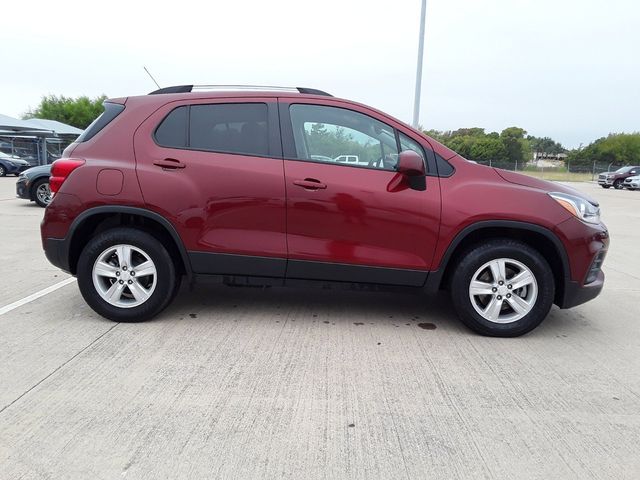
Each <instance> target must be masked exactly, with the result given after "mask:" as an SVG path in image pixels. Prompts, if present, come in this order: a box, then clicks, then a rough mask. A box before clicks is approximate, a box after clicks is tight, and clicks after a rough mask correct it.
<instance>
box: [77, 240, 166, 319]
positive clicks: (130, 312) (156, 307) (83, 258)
mask: <svg viewBox="0 0 640 480" xmlns="http://www.w3.org/2000/svg"><path fill="white" fill-rule="evenodd" d="M119 244H128V245H132V246H134V247H137V248H139V249H141V250H142V251H144V252H145V253H146V254H147V255H148V256H149V258H151V260H152V261H153V263H154V264H155V267H156V276H157V279H156V281H157V283H156V287H155V289H154V291H153V293H152V294H151V297H149V299H148V300H147V301H146V302H144V303H143V304H142V305H138V306H136V307H132V308H120V307H116V306H114V305H111V304H110V303H108V302H107V301H105V300H103V299H102V297H101V296H100V294H99V293H98V292H97V291H96V288H95V286H94V285H93V265H94V264H95V261H96V259H97V258H98V256H99V255H100V254H102V252H104V251H105V250H106V249H107V248H109V247H111V246H114V245H119ZM77 276H78V286H79V288H80V293H81V294H82V296H83V297H84V299H85V301H86V302H87V303H88V304H89V306H90V307H91V308H92V309H93V310H94V311H95V312H96V313H98V314H100V315H102V316H103V317H106V318H108V319H110V320H114V321H117V322H142V321H145V320H148V319H150V318H152V317H153V316H155V315H157V314H158V313H160V311H162V310H163V309H164V308H165V307H166V306H167V304H168V303H169V302H170V301H171V299H172V297H173V294H174V291H175V285H176V271H175V266H174V264H173V261H172V260H171V257H170V256H169V254H168V253H167V250H166V249H165V248H164V246H163V245H162V244H161V243H160V242H159V241H158V240H156V239H155V238H154V237H153V236H151V235H150V234H149V233H147V232H144V231H142V230H137V229H133V228H114V229H111V230H107V231H105V232H103V233H101V234H99V235H97V236H95V237H93V238H92V239H91V240H90V241H89V242H88V243H87V245H86V246H85V248H84V249H83V250H82V253H81V254H80V258H79V260H78V269H77Z"/></svg>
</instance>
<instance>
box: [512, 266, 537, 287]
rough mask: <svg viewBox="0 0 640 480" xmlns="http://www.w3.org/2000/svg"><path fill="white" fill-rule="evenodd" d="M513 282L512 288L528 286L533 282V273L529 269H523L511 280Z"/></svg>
mask: <svg viewBox="0 0 640 480" xmlns="http://www.w3.org/2000/svg"><path fill="white" fill-rule="evenodd" d="M509 283H510V284H511V288H512V289H513V290H517V289H518V288H522V287H526V286H527V285H531V284H532V283H533V275H531V273H530V272H528V271H527V270H523V271H521V272H520V273H519V274H517V275H516V276H515V277H513V278H511V279H510V280H509Z"/></svg>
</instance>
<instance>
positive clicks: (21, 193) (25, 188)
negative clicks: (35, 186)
mask: <svg viewBox="0 0 640 480" xmlns="http://www.w3.org/2000/svg"><path fill="white" fill-rule="evenodd" d="M16 197H18V198H24V199H25V200H33V199H32V198H31V192H30V191H29V182H28V181H27V179H26V178H21V179H19V180H18V181H17V182H16Z"/></svg>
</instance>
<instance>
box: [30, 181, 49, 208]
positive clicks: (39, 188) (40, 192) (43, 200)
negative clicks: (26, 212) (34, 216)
mask: <svg viewBox="0 0 640 480" xmlns="http://www.w3.org/2000/svg"><path fill="white" fill-rule="evenodd" d="M33 199H34V200H35V201H36V203H37V204H38V205H40V206H41V207H43V208H44V207H46V206H47V205H49V204H50V203H51V188H50V187H49V179H48V178H42V179H40V180H38V181H37V182H36V183H35V184H34V185H33Z"/></svg>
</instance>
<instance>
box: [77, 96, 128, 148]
mask: <svg viewBox="0 0 640 480" xmlns="http://www.w3.org/2000/svg"><path fill="white" fill-rule="evenodd" d="M103 105H104V112H102V113H101V114H100V116H99V117H98V118H96V119H95V120H94V121H93V122H92V123H91V125H89V126H88V127H87V128H86V129H85V131H84V132H82V134H80V136H79V137H78V138H77V139H76V142H86V141H87V140H90V139H92V138H93V137H95V136H96V134H97V133H98V132H99V131H100V130H102V129H103V128H104V127H106V126H107V125H109V123H111V121H112V120H113V119H114V118H116V117H117V116H118V115H120V113H121V112H122V111H123V110H124V105H120V104H119V103H110V102H104V103H103Z"/></svg>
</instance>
